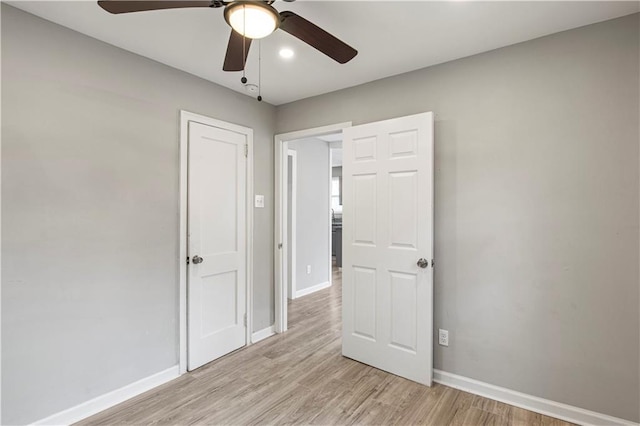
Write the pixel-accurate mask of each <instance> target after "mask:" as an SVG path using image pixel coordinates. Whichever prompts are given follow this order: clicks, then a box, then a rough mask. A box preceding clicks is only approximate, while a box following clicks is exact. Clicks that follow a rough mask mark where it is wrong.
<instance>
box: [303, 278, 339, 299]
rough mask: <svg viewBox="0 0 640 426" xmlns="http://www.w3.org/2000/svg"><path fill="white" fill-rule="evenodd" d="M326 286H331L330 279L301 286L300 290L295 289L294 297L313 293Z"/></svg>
mask: <svg viewBox="0 0 640 426" xmlns="http://www.w3.org/2000/svg"><path fill="white" fill-rule="evenodd" d="M328 287H331V281H325V282H323V283H320V284H316V285H314V286H311V287H307V288H303V289H301V290H298V291H296V299H297V298H298V297H302V296H306V295H307V294H311V293H315V292H316V291H320V290H323V289H325V288H328Z"/></svg>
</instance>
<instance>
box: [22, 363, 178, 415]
mask: <svg viewBox="0 0 640 426" xmlns="http://www.w3.org/2000/svg"><path fill="white" fill-rule="evenodd" d="M178 376H180V370H179V367H178V366H177V365H176V366H173V367H171V368H168V369H166V370H164V371H161V372H159V373H156V374H153V375H151V376H149V377H145V378H144V379H141V380H138V381H137V382H133V383H131V384H129V385H126V386H123V387H121V388H120V389H116V390H114V391H111V392H109V393H105V394H104V395H101V396H99V397H97V398H93V399H90V400H89V401H86V402H83V403H82V404H79V405H76V406H75V407H71V408H69V409H67V410H64V411H61V412H59V413H56V414H54V415H52V416H49V417H47V418H45V419H42V420H38V421H37V422H35V423H33V424H34V425H70V424H72V423H76V422H79V421H80V420H83V419H86V418H87V417H90V416H93V415H94V414H97V413H99V412H100V411H104V410H106V409H107V408H111V407H113V406H114V405H117V404H120V403H121V402H124V401H126V400H127V399H131V398H133V397H134V396H137V395H140V394H141V393H144V392H146V391H148V390H151V389H153V388H155V387H157V386H160V385H162V384H164V383H167V382H168V381H170V380H173V379H175V378H177V377H178Z"/></svg>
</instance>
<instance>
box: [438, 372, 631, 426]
mask: <svg viewBox="0 0 640 426" xmlns="http://www.w3.org/2000/svg"><path fill="white" fill-rule="evenodd" d="M433 381H434V382H438V383H441V384H443V385H446V386H449V387H452V388H455V389H460V390H462V391H465V392H469V393H473V394H475V395H480V396H484V397H486V398H489V399H494V400H496V401H500V402H504V403H505V404H509V405H514V406H516V407H520V408H524V409H526V410H529V411H534V412H536V413H540V414H544V415H546V416H550V417H555V418H557V419H561V420H566V421H568V422H572V423H578V424H581V425H611V426H613V425H624V426H639V424H638V423H634V422H631V421H629V420H624V419H619V418H617V417H612V416H608V415H606V414H600V413H596V412H595V411H589V410H585V409H583V408H578V407H574V406H571V405H567V404H562V403H560V402H555V401H551V400H548V399H543V398H538V397H537V396H533V395H527V394H525V393H521V392H517V391H513V390H511V389H506V388H501V387H499V386H495V385H491V384H489V383H484V382H481V381H478V380H474V379H470V378H468V377H463V376H458V375H457V374H451V373H447V372H446V371H440V370H436V369H434V370H433Z"/></svg>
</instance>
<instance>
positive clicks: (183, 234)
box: [178, 110, 253, 374]
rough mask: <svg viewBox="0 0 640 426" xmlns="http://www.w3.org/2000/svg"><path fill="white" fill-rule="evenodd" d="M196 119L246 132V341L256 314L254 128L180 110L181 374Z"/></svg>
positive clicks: (184, 363) (183, 368)
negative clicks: (192, 125)
mask: <svg viewBox="0 0 640 426" xmlns="http://www.w3.org/2000/svg"><path fill="white" fill-rule="evenodd" d="M190 121H194V122H197V123H201V124H204V125H207V126H212V127H218V128H220V129H225V130H229V131H231V132H235V133H240V134H243V135H245V136H246V140H247V150H248V154H247V194H246V197H247V199H246V206H247V218H246V219H247V223H246V231H247V232H246V238H247V241H246V243H247V259H246V260H247V261H246V268H247V270H246V277H247V291H246V295H247V301H246V306H247V329H246V341H247V343H246V345H247V346H248V345H250V344H251V331H252V317H253V129H251V128H249V127H244V126H240V125H237V124H231V123H227V122H225V121H221V120H216V119H215V118H211V117H207V116H204V115H200V114H195V113H193V112H189V111H185V110H180V199H179V205H180V235H179V238H180V240H179V257H178V265H179V333H180V352H179V354H178V358H179V367H180V374H184V373H186V372H187V272H188V271H187V253H188V250H187V229H188V228H187V217H188V216H187V204H188V199H187V195H188V194H187V192H188V179H187V176H188V167H189V162H188V158H189V157H188V154H189V122H190Z"/></svg>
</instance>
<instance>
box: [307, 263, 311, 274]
mask: <svg viewBox="0 0 640 426" xmlns="http://www.w3.org/2000/svg"><path fill="white" fill-rule="evenodd" d="M309 274H311V265H307V275H309Z"/></svg>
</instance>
